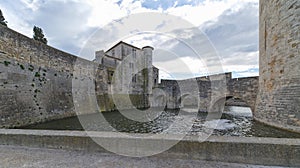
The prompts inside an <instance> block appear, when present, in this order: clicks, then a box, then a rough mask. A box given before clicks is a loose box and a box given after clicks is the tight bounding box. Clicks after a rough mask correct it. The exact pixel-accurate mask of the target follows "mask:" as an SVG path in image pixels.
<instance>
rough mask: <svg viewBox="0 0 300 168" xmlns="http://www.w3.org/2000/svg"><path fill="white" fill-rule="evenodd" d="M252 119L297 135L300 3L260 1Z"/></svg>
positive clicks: (299, 129)
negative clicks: (256, 93) (255, 95)
mask: <svg viewBox="0 0 300 168" xmlns="http://www.w3.org/2000/svg"><path fill="white" fill-rule="evenodd" d="M259 12H260V27H259V30H260V34H259V36H260V38H259V42H260V48H259V53H260V57H259V64H260V65H259V66H260V72H259V73H260V74H259V76H260V78H259V94H258V97H257V106H256V112H255V115H254V116H255V119H257V120H259V121H262V122H264V123H267V124H269V125H273V126H276V127H280V128H284V129H289V130H293V131H297V132H300V111H299V110H300V73H299V72H300V45H299V44H300V31H299V30H300V1H299V0H288V1H286V0H270V1H267V0H261V1H260V11H259Z"/></svg>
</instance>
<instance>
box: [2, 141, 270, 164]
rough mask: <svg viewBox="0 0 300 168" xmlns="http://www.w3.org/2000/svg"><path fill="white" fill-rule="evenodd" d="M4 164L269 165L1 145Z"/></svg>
mask: <svg viewBox="0 0 300 168" xmlns="http://www.w3.org/2000/svg"><path fill="white" fill-rule="evenodd" d="M0 163H1V164H0V167H1V168H14V167H16V168H21V167H23V168H29V167H30V168H35V167H38V168H43V167H45V168H51V167H59V168H63V167H72V168H77V167H78V168H79V167H80V168H83V167H84V168H86V167H93V168H94V167H101V168H127V167H130V168H135V167H136V168H147V167H151V168H152V167H159V168H161V167H162V168H168V167H170V168H175V167H176V168H192V167H195V168H196V167H197V168H198V167H205V168H218V167H222V168H223V167H228V168H244V167H247V168H252V167H253V168H254V167H255V168H267V167H269V166H259V165H246V164H236V163H223V162H211V161H200V160H182V159H166V158H158V157H144V158H130V157H125V156H118V155H113V154H104V153H96V152H86V151H71V150H58V149H44V148H43V149H39V148H27V147H15V146H1V145H0Z"/></svg>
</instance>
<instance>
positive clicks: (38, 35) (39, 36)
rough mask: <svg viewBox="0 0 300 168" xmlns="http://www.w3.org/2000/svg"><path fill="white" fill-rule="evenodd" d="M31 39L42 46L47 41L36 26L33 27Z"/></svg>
mask: <svg viewBox="0 0 300 168" xmlns="http://www.w3.org/2000/svg"><path fill="white" fill-rule="evenodd" d="M33 39H34V40H37V41H40V42H42V43H44V44H47V42H48V41H47V39H46V37H45V35H44V33H43V30H42V29H41V28H39V27H37V26H34V27H33Z"/></svg>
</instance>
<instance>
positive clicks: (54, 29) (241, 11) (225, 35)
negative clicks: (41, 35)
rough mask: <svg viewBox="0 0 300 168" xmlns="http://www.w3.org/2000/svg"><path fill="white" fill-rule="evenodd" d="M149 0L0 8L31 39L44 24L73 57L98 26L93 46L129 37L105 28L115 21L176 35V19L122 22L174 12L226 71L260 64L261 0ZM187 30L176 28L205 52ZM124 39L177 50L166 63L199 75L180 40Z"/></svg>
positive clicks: (30, 2) (27, 1)
mask: <svg viewBox="0 0 300 168" xmlns="http://www.w3.org/2000/svg"><path fill="white" fill-rule="evenodd" d="M149 2H150V1H146V0H143V1H136V0H123V1H119V0H111V1H107V0H63V1H62V0H52V1H45V0H20V1H5V2H4V1H1V2H0V8H1V9H2V11H3V13H4V16H5V18H6V20H7V21H8V26H9V27H11V28H12V29H14V30H16V31H19V32H21V33H23V34H25V35H27V36H29V37H31V36H32V27H33V25H37V26H40V27H42V29H43V30H44V32H45V34H46V37H47V38H48V40H49V44H50V45H52V46H54V47H56V48H59V49H62V50H65V51H67V52H70V53H73V54H75V55H78V54H79V51H80V49H81V47H82V46H83V44H84V43H85V42H86V40H87V39H88V37H89V36H90V35H92V34H93V33H94V32H95V31H96V30H98V32H97V35H98V37H99V38H100V39H99V40H98V41H97V43H95V44H93V45H94V46H93V48H92V49H94V50H95V49H96V50H100V49H107V48H108V47H109V46H111V45H112V43H113V42H116V41H117V40H118V37H122V38H124V37H126V36H124V34H125V33H126V30H125V31H123V30H119V29H118V28H117V27H115V28H113V27H112V28H111V29H109V30H107V29H104V28H103V27H104V26H107V24H109V23H111V22H112V21H118V22H116V23H119V24H120V25H122V24H126V25H129V28H128V29H127V30H132V31H133V32H130V33H134V31H136V32H138V31H139V26H140V27H141V26H144V27H146V26H153V27H155V28H156V29H157V31H161V30H168V32H169V33H170V32H173V33H174V32H175V31H174V29H176V28H180V25H184V24H183V23H179V22H177V20H164V21H162V22H156V20H155V19H153V18H152V19H151V18H147V17H144V18H141V19H140V21H139V22H134V21H130V20H127V21H128V22H126V19H123V20H120V18H122V17H126V16H128V15H130V14H135V13H141V12H159V13H167V14H172V15H175V16H178V17H180V18H182V19H185V20H187V21H188V22H190V23H191V24H192V25H195V26H197V27H198V26H200V28H201V29H202V30H203V31H204V32H205V33H206V34H207V35H208V37H209V39H210V40H211V41H212V42H213V44H214V45H215V47H216V49H217V51H218V53H219V54H220V56H221V57H222V60H223V62H222V64H223V67H224V70H226V71H227V70H228V71H233V70H235V71H241V72H242V71H246V70H247V69H248V70H249V69H251V68H257V67H258V59H257V58H258V56H257V54H258V48H257V46H258V23H257V22H258V0H197V1H188V0H178V1H177V2H176V3H175V2H173V1H157V2H155V3H154V2H153V4H151V3H149ZM24 16H25V17H24ZM134 27H136V29H134ZM188 27H191V26H188ZM181 28H182V26H181ZM141 29H142V28H141ZM187 30H189V29H185V30H184V31H183V30H177V31H176V32H175V33H178V34H180V35H181V36H180V37H181V38H182V39H183V40H185V41H187V42H188V43H190V44H193V45H195V46H196V45H198V46H199V50H200V49H201V50H205V49H204V48H201V45H199V44H201V43H202V41H201V39H200V40H199V34H198V35H197V34H193V31H191V32H187ZM201 38H202V37H201ZM126 39H127V42H130V43H132V44H134V45H137V46H138V47H142V46H144V45H153V46H155V47H157V48H159V47H161V48H164V49H166V50H167V51H170V52H174V53H176V55H177V56H179V57H182V58H180V59H179V58H175V59H173V60H170V58H166V59H165V61H167V62H165V63H168V61H169V62H170V61H171V62H172V64H173V65H176V63H175V62H174V61H179V62H180V61H181V63H185V64H187V65H189V66H190V69H191V70H192V71H194V72H195V73H196V74H197V73H199V72H200V70H199V69H201V68H198V67H199V66H200V65H199V63H196V62H197V61H194V59H195V56H194V55H193V54H192V53H191V52H189V51H188V50H187V49H186V48H185V47H184V46H183V45H179V44H178V42H176V40H175V41H174V40H173V41H172V39H171V40H170V38H165V37H163V36H158V35H154V36H151V35H144V36H141V35H140V36H131V37H126ZM205 52H206V51H203V53H205ZM82 57H85V58H87V59H93V51H91V52H87V53H84V54H83V55H82ZM209 59H211V58H208V57H207V58H206V60H205V59H204V61H208V60H209ZM161 60H162V59H158V60H157V62H156V64H157V65H159V64H162V62H161ZM213 61H214V60H213ZM181 63H179V64H181ZM171 69H172V68H171ZM178 69H179V68H178V67H177V69H176V68H175V66H173V69H172V70H174V72H178V73H184V72H183V71H182V70H180V72H179V71H178ZM244 74H245V75H246V74H247V73H246V72H245V73H244ZM248 74H249V73H248Z"/></svg>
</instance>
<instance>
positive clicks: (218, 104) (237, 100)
mask: <svg viewBox="0 0 300 168" xmlns="http://www.w3.org/2000/svg"><path fill="white" fill-rule="evenodd" d="M215 100H216V101H214V102H213V103H212V105H211V106H210V108H209V112H223V111H224V107H225V106H226V105H228V106H242V107H249V108H250V109H251V112H252V114H253V113H254V108H255V104H254V105H253V104H251V102H250V101H247V100H244V99H243V98H241V97H237V96H233V95H228V96H226V97H219V98H217V99H215ZM229 100H231V102H229V103H228V101H229ZM251 106H252V107H251Z"/></svg>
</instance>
